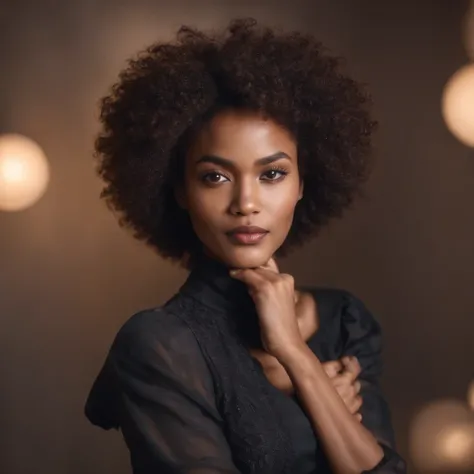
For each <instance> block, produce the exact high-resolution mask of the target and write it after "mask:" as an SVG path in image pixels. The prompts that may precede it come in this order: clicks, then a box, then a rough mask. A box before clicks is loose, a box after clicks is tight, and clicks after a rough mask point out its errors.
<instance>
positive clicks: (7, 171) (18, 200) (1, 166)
mask: <svg viewBox="0 0 474 474" xmlns="http://www.w3.org/2000/svg"><path fill="white" fill-rule="evenodd" d="M48 182H49V166H48V162H47V160H46V156H45V154H44V153H43V150H42V149H41V148H40V146H39V145H38V144H37V143H36V142H34V141H33V140H31V139H30V138H27V137H25V136H22V135H18V134H5V135H0V210H2V211H20V210H23V209H26V208H27V207H30V206H32V205H33V204H34V203H35V202H37V201H38V199H40V197H41V196H42V195H43V194H44V192H45V190H46V187H47V185H48Z"/></svg>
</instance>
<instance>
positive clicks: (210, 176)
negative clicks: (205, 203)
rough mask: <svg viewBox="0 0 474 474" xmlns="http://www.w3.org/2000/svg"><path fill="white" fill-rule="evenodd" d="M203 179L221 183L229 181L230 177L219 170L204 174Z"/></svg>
mask: <svg viewBox="0 0 474 474" xmlns="http://www.w3.org/2000/svg"><path fill="white" fill-rule="evenodd" d="M202 180H203V181H204V182H206V183H211V184H219V183H223V182H224V181H228V179H227V178H226V177H225V176H224V175H223V174H221V173H218V172H217V171H212V172H210V173H206V174H204V175H203V176H202Z"/></svg>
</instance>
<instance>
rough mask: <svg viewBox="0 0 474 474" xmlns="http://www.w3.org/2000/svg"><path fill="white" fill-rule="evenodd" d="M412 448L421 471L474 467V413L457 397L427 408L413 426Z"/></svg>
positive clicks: (462, 470)
mask: <svg viewBox="0 0 474 474" xmlns="http://www.w3.org/2000/svg"><path fill="white" fill-rule="evenodd" d="M410 451H411V457H412V460H413V462H414V464H415V465H416V466H417V468H418V469H419V470H421V471H423V470H426V471H447V472H472V470H474V414H473V413H472V412H470V411H469V410H468V408H467V407H466V405H465V404H464V403H461V402H459V401H457V400H440V401H437V402H434V403H432V404H430V405H428V406H426V407H424V408H423V409H422V410H421V411H420V412H419V413H418V414H417V415H416V417H415V418H414V420H413V423H412V426H411V428H410Z"/></svg>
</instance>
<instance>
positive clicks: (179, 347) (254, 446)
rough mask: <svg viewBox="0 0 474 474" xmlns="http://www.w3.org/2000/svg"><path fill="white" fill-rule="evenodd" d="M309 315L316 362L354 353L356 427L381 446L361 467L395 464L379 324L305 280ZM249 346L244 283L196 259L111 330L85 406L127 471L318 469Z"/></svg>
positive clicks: (301, 427)
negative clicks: (115, 441) (123, 449)
mask: <svg viewBox="0 0 474 474" xmlns="http://www.w3.org/2000/svg"><path fill="white" fill-rule="evenodd" d="M311 291H312V293H313V295H314V297H315V299H316V301H317V305H318V314H319V318H320V325H319V329H318V331H317V333H316V334H315V335H314V336H313V337H312V338H311V339H310V340H309V341H308V346H309V347H310V348H311V349H312V350H313V351H314V353H315V354H316V355H317V356H318V357H319V358H320V360H321V361H327V360H334V359H337V358H340V357H342V356H343V355H345V354H351V355H356V356H357V357H358V358H359V361H360V363H361V366H362V369H363V370H362V373H361V376H360V380H361V383H362V391H361V395H362V397H363V402H364V403H363V407H362V410H361V411H362V416H363V423H364V425H365V426H366V427H367V428H368V429H369V430H370V431H371V432H372V433H373V434H374V436H375V437H376V438H377V439H378V441H379V442H380V444H381V446H382V447H383V449H384V454H385V455H384V458H383V460H382V461H381V462H380V463H379V465H378V466H376V467H375V468H374V469H372V470H371V471H367V472H368V473H373V474H404V473H405V472H406V467H405V463H404V461H403V459H402V458H401V457H400V456H399V455H398V454H397V453H396V451H395V443H394V436H393V431H392V428H391V421H390V412H389V409H388V407H387V404H386V402H385V400H384V398H383V396H382V394H381V392H380V389H379V387H378V378H379V376H380V371H381V362H380V360H381V359H380V352H381V337H380V327H379V325H378V324H377V322H376V321H375V320H374V318H373V317H372V315H371V314H370V313H369V311H368V310H367V309H366V308H365V307H364V305H363V304H362V302H360V301H359V300H358V299H357V298H355V297H354V296H352V295H350V294H349V293H347V292H344V291H340V290H331V289H311ZM259 345H260V338H259V329H258V319H257V314H256V312H255V307H254V305H253V302H252V300H251V298H250V296H249V295H248V292H247V290H246V288H245V286H244V285H243V284H242V283H240V282H238V281H236V280H233V279H232V278H230V277H229V276H228V272H227V269H226V268H225V267H224V266H222V265H221V264H219V263H218V262H215V261H213V260H210V259H206V258H202V259H201V260H200V261H199V262H198V265H197V266H196V268H195V269H194V270H193V271H192V272H191V274H190V276H189V278H188V279H187V281H186V283H185V284H184V285H183V287H182V288H181V289H180V291H179V292H178V294H177V295H176V296H175V297H173V298H172V299H171V300H170V301H169V302H168V303H167V304H166V305H164V306H163V307H161V308H156V309H152V310H147V311H143V312H140V313H138V314H136V315H135V316H133V317H132V318H130V319H129V320H128V321H127V322H126V323H125V324H124V326H123V327H122V328H121V330H120V331H119V333H118V334H117V336H116V338H115V340H114V343H113V345H112V347H111V349H110V352H109V354H108V357H107V359H106V361H105V364H104V366H103V368H102V370H101V371H100V373H99V376H98V377H97V379H96V381H95V383H94V385H93V387H92V390H91V392H90V394H89V397H88V400H87V403H86V416H87V417H88V419H89V420H90V421H91V422H92V423H93V424H96V425H98V426H100V427H102V428H104V429H111V428H116V429H120V430H121V431H122V434H123V437H124V440H125V442H126V443H127V446H128V448H129V450H130V454H131V463H132V466H133V472H134V474H152V473H153V474H155V473H170V474H174V473H186V474H224V473H229V474H237V473H241V474H267V473H268V474H278V473H281V474H330V473H331V469H330V468H329V465H328V462H327V459H326V457H325V455H324V452H323V451H322V449H321V446H320V444H319V443H318V440H317V436H316V435H315V434H314V432H313V430H312V428H311V424H310V422H309V420H308V418H307V417H306V415H305V413H304V411H303V410H302V408H301V406H300V405H299V403H298V400H297V398H296V397H290V396H287V395H285V394H284V393H283V392H281V391H280V390H278V389H277V388H275V387H274V386H273V385H272V384H270V382H268V380H267V378H266V377H265V374H264V372H263V370H262V367H261V366H260V364H259V362H258V361H257V360H255V359H253V358H252V357H251V355H250V353H249V351H248V347H258V346H259Z"/></svg>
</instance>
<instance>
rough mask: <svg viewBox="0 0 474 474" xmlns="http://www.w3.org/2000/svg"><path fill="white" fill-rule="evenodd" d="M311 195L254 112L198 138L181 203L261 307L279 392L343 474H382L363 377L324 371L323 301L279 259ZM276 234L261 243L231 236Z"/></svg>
mask: <svg viewBox="0 0 474 474" xmlns="http://www.w3.org/2000/svg"><path fill="white" fill-rule="evenodd" d="M303 192H304V186H303V182H302V180H301V177H300V174H299V169H298V156H297V143H296V141H295V139H294V137H292V135H291V134H290V133H289V132H288V131H287V130H286V129H285V128H284V127H283V126H281V125H279V124H278V123H276V122H274V121H273V120H271V119H267V118H264V117H262V116H260V115H258V114H256V113H254V112H250V111H248V112H247V111H237V110H231V109H229V110H226V111H222V112H220V113H219V114H218V115H216V116H215V117H214V118H213V119H212V120H211V121H210V122H209V123H208V124H207V125H205V126H204V127H203V128H202V130H200V132H199V133H198V135H197V137H196V138H195V140H194V142H193V144H192V146H191V147H190V149H189V151H188V155H187V156H186V164H185V173H184V180H183V183H182V184H181V185H180V186H178V187H177V188H176V198H177V200H178V203H179V204H180V205H181V207H182V208H184V209H186V210H187V212H188V213H189V216H190V219H191V222H192V225H193V228H194V231H195V233H196V235H197V236H198V238H199V239H200V241H201V242H202V244H203V247H204V250H205V251H206V253H207V254H208V255H209V256H211V257H212V258H215V259H217V260H219V261H220V262H222V263H224V264H225V265H226V266H227V267H228V268H229V271H230V275H231V276H232V277H233V278H235V279H238V280H240V281H242V282H243V283H245V284H246V285H247V288H248V290H249V293H250V295H251V297H252V298H253V301H254V303H255V306H256V309H257V313H258V317H259V323H260V328H261V339H262V346H263V349H264V350H263V351H257V350H255V349H252V348H249V350H250V352H251V353H252V355H253V356H254V357H256V358H257V359H259V360H260V362H261V363H262V367H263V368H264V370H265V373H266V375H267V377H268V379H269V380H270V382H272V383H273V384H274V385H275V386H277V387H279V388H280V389H282V390H283V391H285V392H286V393H291V392H293V391H294V392H295V393H296V395H297V396H298V399H299V400H300V403H301V404H302V406H303V408H304V409H305V411H306V414H307V416H308V418H309V419H310V421H311V423H312V426H313V428H314V430H315V431H316V432H317V433H318V436H319V438H320V439H321V442H322V444H323V446H324V448H325V452H326V455H327V457H328V460H329V462H330V464H331V466H332V468H333V471H334V472H335V473H336V474H360V473H361V472H363V471H364V470H369V469H371V468H373V467H374V466H375V465H376V464H377V463H378V462H379V461H380V460H381V459H382V456H383V451H382V449H381V447H380V446H379V444H378V443H377V441H376V439H375V438H374V437H373V435H372V434H371V433H370V432H369V431H368V430H367V429H366V428H365V427H364V426H363V425H362V424H361V423H359V421H360V416H359V417H358V416H357V411H358V410H359V409H360V405H361V403H362V401H361V399H360V397H359V396H358V391H359V390H360V384H359V383H358V382H357V376H358V374H359V373H360V367H359V365H358V362H357V361H356V360H354V359H351V358H343V359H342V360H340V361H332V362H328V363H325V364H323V363H321V362H320V361H319V359H318V358H317V357H316V356H315V354H314V353H313V352H312V351H311V350H310V349H309V348H308V346H307V344H306V341H307V340H308V339H309V337H311V335H312V334H314V332H316V331H317V328H318V314H317V302H316V301H314V299H313V298H312V296H311V295H309V294H305V293H299V292H298V291H296V290H295V287H294V279H293V277H292V276H291V275H288V274H284V273H280V272H279V270H278V267H277V265H276V262H275V260H274V254H275V252H276V251H277V250H278V248H279V247H280V246H281V245H282V244H283V242H284V241H285V239H286V237H287V235H288V232H289V230H290V228H291V224H292V221H293V215H294V210H295V207H296V205H297V202H298V201H299V200H300V199H301V197H302V196H303ZM237 226H259V227H261V228H264V229H265V230H267V231H268V233H267V234H266V235H265V237H264V238H263V239H261V240H259V241H258V242H256V243H254V244H251V245H244V244H239V243H236V242H235V241H233V240H232V239H230V238H229V236H228V234H227V233H228V232H229V231H230V230H232V229H233V228H235V227H237Z"/></svg>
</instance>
